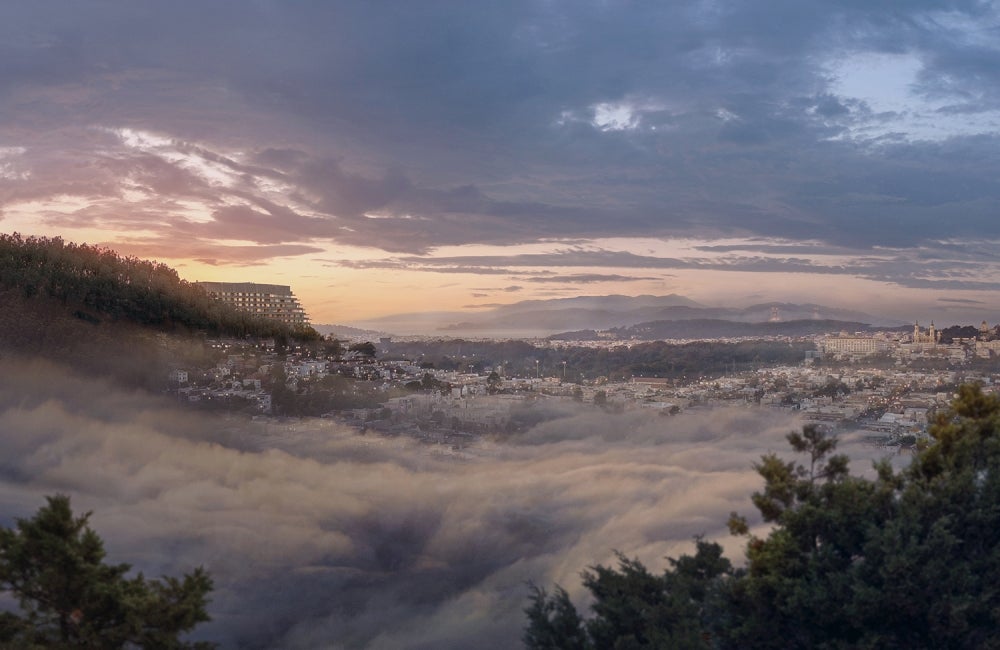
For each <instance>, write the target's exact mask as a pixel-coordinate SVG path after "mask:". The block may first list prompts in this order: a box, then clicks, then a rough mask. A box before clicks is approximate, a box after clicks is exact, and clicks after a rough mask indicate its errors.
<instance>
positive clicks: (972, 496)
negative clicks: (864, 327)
mask: <svg viewBox="0 0 1000 650" xmlns="http://www.w3.org/2000/svg"><path fill="white" fill-rule="evenodd" d="M931 433H932V436H933V439H934V440H933V442H932V444H930V445H929V446H927V447H926V448H924V449H922V450H921V451H919V452H918V453H917V455H916V456H915V457H914V458H913V460H912V463H911V464H910V466H909V467H907V468H906V469H904V470H902V471H896V470H894V469H893V468H892V467H891V465H890V464H889V463H888V461H883V462H881V463H879V464H877V465H876V470H877V471H876V475H875V477H874V478H870V479H869V478H863V477H858V476H854V475H851V474H850V473H849V471H848V463H847V458H846V457H844V456H841V455H835V454H833V451H834V447H835V440H833V439H832V438H828V437H826V436H825V435H823V434H822V433H821V432H820V431H818V430H817V429H815V428H811V427H806V428H805V429H804V430H803V432H802V433H793V434H790V435H789V436H788V439H789V442H790V443H791V445H792V448H793V449H794V450H795V451H796V452H799V453H801V454H804V455H805V462H803V463H795V462H788V461H785V460H783V459H781V458H779V457H778V456H776V455H774V454H769V455H767V456H764V457H763V458H762V460H761V462H760V463H759V464H758V465H757V470H758V472H759V473H760V474H761V476H762V477H763V478H764V481H765V485H764V489H763V490H762V491H761V492H758V493H756V494H754V495H753V503H754V505H755V506H756V508H757V509H758V510H759V511H760V513H761V516H762V518H763V520H764V522H766V523H768V524H771V525H772V526H773V527H772V528H771V529H770V531H769V532H768V533H767V534H766V535H765V536H763V537H760V536H757V535H753V534H751V533H750V529H749V526H748V525H747V521H746V520H745V519H743V518H742V517H740V516H737V515H735V514H734V515H733V517H732V518H731V520H730V529H731V530H732V531H733V533H734V534H738V535H743V536H745V537H746V539H747V546H746V563H745V566H744V567H742V568H738V569H737V568H733V566H732V564H731V563H730V562H729V561H728V560H727V559H726V558H724V557H723V556H722V549H721V547H720V546H719V545H718V544H715V543H710V542H707V541H704V540H699V541H698V544H697V552H696V554H695V555H694V556H684V557H681V558H680V559H678V560H672V561H671V563H670V566H669V567H668V568H667V570H666V571H664V572H663V573H660V574H655V573H652V572H650V571H649V570H648V569H647V568H646V567H645V566H643V565H642V564H640V563H639V562H637V561H634V560H629V559H627V558H625V557H622V558H621V561H620V564H619V566H618V567H617V568H614V567H603V566H597V567H593V568H592V569H590V570H589V571H587V572H585V574H584V584H585V586H586V587H587V588H588V589H589V591H590V592H591V594H592V596H593V599H594V602H593V605H592V607H591V610H592V612H591V615H590V616H581V615H580V614H579V612H578V611H577V610H576V608H575V607H574V605H573V603H572V602H571V601H570V599H569V597H568V596H567V594H566V592H565V591H563V590H562V589H559V588H556V589H555V591H554V593H552V594H548V593H546V592H545V591H544V590H541V589H536V590H535V592H534V595H533V598H532V601H531V605H530V606H529V607H528V609H527V610H526V612H527V614H528V625H527V628H526V630H525V635H524V640H525V644H526V647H528V648H531V649H538V650H540V649H542V648H546V649H570V648H573V649H590V648H593V649H596V648H616V649H623V650H624V649H626V648H629V649H631V648H751V649H752V648H768V649H770V648H774V649H779V648H780V649H783V650H784V649H788V648H803V649H804V648H831V649H832V648H845V649H846V648H887V649H888V648H910V649H914V648H927V649H931V648H967V649H969V650H971V649H974V648H997V647H1000V587H998V584H1000V507H998V504H1000V399H998V398H997V397H996V396H988V395H984V394H983V393H982V392H981V390H980V389H979V388H977V387H974V386H963V387H962V388H961V390H960V395H959V398H958V399H957V400H956V401H955V402H954V404H953V405H952V408H951V410H950V411H948V412H945V413H941V414H939V415H938V416H937V418H936V420H935V422H934V424H933V426H932V429H931Z"/></svg>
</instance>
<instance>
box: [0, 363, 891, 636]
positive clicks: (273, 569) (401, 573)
mask: <svg viewBox="0 0 1000 650" xmlns="http://www.w3.org/2000/svg"><path fill="white" fill-rule="evenodd" d="M524 408H526V409H531V410H532V411H533V415H532V417H533V418H534V419H535V420H536V421H540V422H539V424H538V425H536V426H535V427H534V428H531V429H529V430H527V431H524V432H523V433H520V434H517V435H515V436H511V437H508V438H506V439H503V440H499V441H492V440H490V439H487V438H486V437H484V438H482V439H480V440H478V441H477V442H475V443H474V444H473V445H471V446H470V447H468V448H467V449H465V450H462V451H459V452H455V451H452V450H451V449H450V448H441V447H434V446H432V445H427V444H421V443H419V442H416V441H414V440H411V439H410V438H408V437H405V436H403V437H395V438H381V437H379V436H376V435H371V434H369V435H365V436H360V435H358V434H357V432H356V431H355V430H353V429H348V428H346V427H341V426H339V425H337V424H335V423H334V422H332V421H330V420H321V419H301V420H296V421H294V422H286V423H283V424H282V423H277V422H273V423H267V424H264V423H254V424H250V423H247V422H243V421H239V420H232V419H230V420H225V419H222V418H219V417H215V416H211V415H208V414H206V413H204V412H197V411H192V410H191V409H184V408H182V407H180V406H178V405H177V403H176V402H171V401H169V400H167V399H166V398H163V397H155V396H151V395H148V394H141V393H137V392H135V391H133V390H122V389H121V388H118V387H116V386H114V385H113V384H111V383H108V382H107V381H104V380H102V379H99V378H97V379H95V378H93V377H87V376H82V375H78V374H75V373H74V372H72V371H70V370H68V369H67V368H65V367H57V366H53V365H49V364H47V363H45V362H42V361H40V360H33V361H16V360H13V359H12V358H10V357H7V358H5V359H0V430H2V431H3V432H4V435H3V436H0V526H2V527H5V528H7V527H10V526H12V525H13V524H14V519H15V518H17V517H19V518H29V517H31V516H32V515H33V514H34V513H35V512H36V511H37V510H38V508H40V507H41V506H42V505H44V504H45V498H44V497H45V496H47V495H53V494H56V493H62V494H68V495H70V498H71V501H72V505H73V508H74V512H76V513H77V514H82V513H84V512H87V511H91V512H92V513H93V514H92V516H91V519H90V525H91V526H92V527H93V529H94V530H95V531H96V532H97V533H98V535H100V536H101V538H102V539H103V540H104V541H105V547H106V550H107V559H106V561H107V562H109V563H111V564H116V565H117V564H118V563H121V562H127V563H129V564H131V565H132V567H133V569H134V571H136V572H138V571H142V572H143V573H144V574H145V575H146V576H148V577H150V578H158V577H160V576H163V575H168V576H181V575H183V574H184V573H189V572H191V571H193V570H194V569H195V568H196V567H198V566H204V567H205V569H206V570H207V571H208V572H209V573H210V574H211V576H212V578H213V580H214V583H215V589H214V590H213V592H212V593H211V602H210V604H209V606H208V612H209V614H210V616H211V617H212V621H211V622H209V623H205V624H202V625H199V626H198V628H197V634H198V636H199V637H200V638H203V639H208V640H213V641H217V642H219V643H220V644H221V645H222V647H223V648H241V649H251V650H252V649H254V648H282V649H284V650H299V649H301V650H316V649H318V648H323V649H327V650H335V649H338V648H362V647H363V648H367V649H369V650H399V649H403V648H405V649H406V650H421V649H423V650H441V649H450V648H455V649H458V648H483V649H484V650H507V649H509V648H516V647H519V640H520V637H521V632H522V629H523V627H524V625H525V620H526V619H525V617H524V614H523V611H522V610H523V608H524V607H525V606H527V604H528V596H529V594H530V590H529V588H528V582H529V581H532V582H534V583H535V584H537V585H539V586H541V587H544V588H546V589H548V590H550V591H551V588H552V585H553V583H558V584H560V585H562V586H563V587H564V588H566V589H567V591H569V592H570V593H571V594H572V596H573V597H574V598H575V599H576V600H577V602H578V603H579V604H580V606H581V607H582V608H585V607H586V602H587V601H586V599H585V598H584V593H583V588H582V584H581V581H580V572H581V571H582V570H584V569H585V568H586V567H588V566H593V565H594V564H595V563H602V564H605V565H609V564H614V563H615V556H614V551H615V550H616V549H617V550H619V551H621V552H622V553H624V554H625V555H626V556H627V557H629V558H638V559H640V561H642V562H644V563H645V564H646V565H647V566H649V567H650V570H651V571H652V572H653V573H656V572H658V571H659V570H661V569H664V568H666V566H667V563H666V561H665V559H664V558H665V557H668V556H669V557H677V556H679V555H681V554H687V553H693V552H694V538H695V536H698V535H704V536H705V537H706V539H709V540H713V541H718V542H719V543H720V544H722V545H723V546H724V547H725V548H726V555H727V557H729V558H731V559H732V560H733V561H734V562H735V563H737V564H741V563H742V557H743V545H744V543H745V539H743V538H736V537H732V536H731V535H729V533H728V529H727V526H726V522H727V520H728V518H729V514H730V513H731V512H734V511H735V512H738V513H741V514H743V515H745V516H747V517H748V518H749V519H750V521H751V523H752V524H753V526H754V532H755V534H758V535H765V534H766V527H764V526H762V524H761V522H760V519H759V517H756V516H755V513H756V510H755V509H754V507H753V505H752V503H751V500H750V495H751V494H752V493H753V492H754V491H755V490H759V489H761V488H762V484H763V480H762V479H761V478H760V476H759V475H757V473H756V472H755V471H754V469H753V466H752V465H753V463H754V461H757V460H759V459H760V456H761V455H762V454H764V453H767V452H769V451H773V452H777V453H779V454H781V455H782V456H783V457H786V458H788V459H791V458H792V456H791V455H790V454H787V453H786V451H787V450H788V445H787V442H786V441H785V439H784V436H785V435H786V434H787V433H788V432H789V431H792V430H794V429H795V428H796V426H797V425H798V424H800V422H799V421H798V420H796V419H795V416H794V415H793V414H791V413H789V412H787V411H784V412H783V411H778V410H771V409H764V410H760V409H715V410H703V411H700V412H699V411H697V410H692V411H691V412H686V413H683V414H680V415H677V416H674V417H669V418H665V417H660V416H658V415H656V414H655V413H651V412H649V411H647V410H639V411H632V412H627V413H624V414H619V415H613V414H608V413H605V412H602V411H600V410H599V409H595V408H593V407H586V406H583V405H577V406H573V405H572V404H570V405H567V404H559V405H547V404H545V403H542V402H539V403H536V404H534V405H533V406H525V407H524ZM539 411H545V412H542V413H540V412H539ZM838 450H839V451H842V452H845V453H848V454H849V455H850V456H851V457H852V458H853V462H852V465H851V469H852V471H853V472H855V473H865V472H867V473H868V474H869V475H870V474H871V473H872V471H873V470H872V465H871V462H870V460H871V459H872V458H875V457H877V456H879V455H881V454H882V453H884V451H882V450H878V449H875V448H873V447H871V446H867V447H865V446H861V445H859V444H858V443H857V442H854V443H852V442H851V440H850V438H849V437H848V436H842V437H841V444H840V446H839V447H838ZM797 460H799V461H801V460H802V459H801V458H799V459H797ZM898 460H900V458H899V457H897V461H898ZM95 468H99V471H95ZM11 600H12V599H11V598H9V595H6V594H4V595H0V610H3V609H6V608H15V605H14V603H12V602H11Z"/></svg>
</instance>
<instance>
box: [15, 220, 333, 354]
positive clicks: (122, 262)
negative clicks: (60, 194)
mask: <svg viewBox="0 0 1000 650" xmlns="http://www.w3.org/2000/svg"><path fill="white" fill-rule="evenodd" d="M4 290H6V291H16V292H17V293H18V294H20V296H22V297H24V298H28V299H32V298H37V297H44V298H49V299H51V300H54V301H57V302H58V303H59V304H61V305H63V306H64V307H65V308H66V309H67V311H68V312H69V313H71V314H73V315H74V316H76V317H77V318H79V319H81V320H84V321H87V322H91V323H97V322H100V321H102V320H105V319H110V320H113V321H130V322H134V323H137V324H140V325H145V326H154V327H158V328H162V329H167V330H174V329H182V330H193V331H200V332H206V333H208V334H210V335H213V336H236V337H243V336H257V337H272V336H274V337H280V336H287V337H291V338H294V339H298V340H315V339H318V338H319V335H318V334H317V333H316V331H315V330H313V329H312V328H311V327H305V328H290V327H288V326H287V325H285V324H282V323H278V322H275V321H269V320H264V319H261V318H256V317H254V316H253V315H252V314H248V313H246V312H241V311H238V310H236V309H233V308H231V307H229V306H228V305H225V304H224V303H221V302H219V301H217V300H214V299H213V298H212V297H211V296H210V295H209V294H208V293H207V292H206V291H205V290H204V289H203V288H202V287H200V286H198V285H197V284H194V283H191V282H187V281H185V280H182V279H181V278H180V277H179V276H178V274H177V271H175V270H174V269H172V268H171V267H169V266H167V265H165V264H162V263H159V262H152V261H149V260H142V259H139V258H136V257H132V256H122V255H119V254H118V253H116V252H115V251H113V250H111V249H108V248H102V247H100V246H91V245H88V244H74V243H67V242H64V241H63V240H62V239H61V238H59V237H52V238H49V237H22V236H21V235H20V234H18V233H13V234H10V235H8V234H0V291H4Z"/></svg>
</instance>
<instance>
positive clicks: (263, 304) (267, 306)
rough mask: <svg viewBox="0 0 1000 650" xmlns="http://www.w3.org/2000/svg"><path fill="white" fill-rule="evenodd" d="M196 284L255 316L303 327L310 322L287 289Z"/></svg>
mask: <svg viewBox="0 0 1000 650" xmlns="http://www.w3.org/2000/svg"><path fill="white" fill-rule="evenodd" d="M198 284H199V285H200V286H202V287H204V288H205V291H207V292H208V293H209V294H211V295H212V296H214V297H215V298H218V299H219V300H221V301H222V302H224V303H226V304H228V305H231V306H233V307H235V308H236V309H239V310H240V311H245V312H249V313H251V314H253V315H254V316H259V317H260V318H267V319H270V320H276V321H280V322H282V323H287V324H288V325H305V324H307V323H308V322H309V318H308V317H307V316H306V312H305V310H304V309H302V305H301V304H299V299H298V298H296V297H295V294H293V293H292V288H291V287H289V286H286V285H283V284H257V283H256V282H199V283H198Z"/></svg>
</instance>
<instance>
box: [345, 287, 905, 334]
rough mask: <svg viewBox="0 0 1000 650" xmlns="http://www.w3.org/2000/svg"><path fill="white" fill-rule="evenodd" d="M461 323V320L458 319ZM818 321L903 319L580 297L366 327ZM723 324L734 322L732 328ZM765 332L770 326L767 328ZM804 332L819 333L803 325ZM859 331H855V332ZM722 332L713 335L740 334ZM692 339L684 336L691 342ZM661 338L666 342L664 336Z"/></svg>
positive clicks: (784, 306) (792, 307)
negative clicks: (808, 330)
mask: <svg viewBox="0 0 1000 650" xmlns="http://www.w3.org/2000/svg"><path fill="white" fill-rule="evenodd" d="M459 319H461V320H459ZM791 321H813V322H815V327H821V326H822V325H821V323H824V322H825V323H827V324H828V325H830V326H832V327H834V328H835V329H837V326H836V325H834V324H833V321H838V322H842V323H843V325H844V326H845V327H853V328H855V329H857V328H858V327H864V326H897V325H901V323H900V322H899V321H896V320H892V319H886V318H880V317H877V316H873V315H871V314H866V313H864V312H859V311H854V310H849V309H840V308H836V307H826V306H823V305H817V304H804V305H801V304H794V303H783V302H770V303H762V304H757V305H751V306H749V307H707V306H705V305H702V304H699V303H697V302H695V301H693V300H691V299H690V298H686V297H684V296H679V295H676V294H671V295H666V296H649V295H643V296H620V295H611V296H580V297H576V298H559V299H554V300H526V301H522V302H517V303H513V304H510V305H501V306H498V307H494V308H492V309H490V310H488V311H482V312H478V313H475V314H469V313H468V312H436V313H433V314H430V313H423V314H399V315H394V316H387V317H383V318H379V319H374V320H371V321H367V322H365V323H363V326H364V327H366V328H369V329H375V330H380V331H391V332H398V333H412V332H415V331H421V332H423V333H427V334H431V333H437V334H441V335H448V336H461V335H466V336H512V337H516V336H526V335H531V336H549V335H552V334H557V333H560V332H575V331H581V330H610V329H616V328H618V329H622V328H636V327H640V326H641V327H645V329H646V330H651V329H655V328H653V326H652V325H651V324H653V323H664V322H686V323H687V325H675V326H667V325H657V326H656V328H658V329H660V330H664V331H667V330H669V331H676V332H680V331H691V330H694V329H696V328H698V327H708V326H709V324H708V323H709V322H712V323H714V325H712V326H711V327H713V328H714V330H718V331H720V332H721V331H735V330H742V331H745V330H746V327H745V325H740V324H746V323H765V324H767V323H774V322H784V323H787V322H791ZM722 322H732V323H734V324H735V326H734V327H733V328H728V327H724V326H723V325H721V323H722ZM764 329H766V328H764ZM799 329H803V330H805V329H814V327H806V326H801V327H799ZM851 331H854V330H851ZM737 335H738V334H718V335H713V336H737ZM687 337H688V336H687V335H683V336H681V338H687ZM660 338H663V337H662V336H661V337H660Z"/></svg>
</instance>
